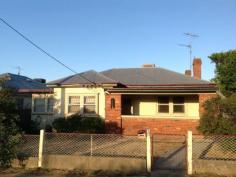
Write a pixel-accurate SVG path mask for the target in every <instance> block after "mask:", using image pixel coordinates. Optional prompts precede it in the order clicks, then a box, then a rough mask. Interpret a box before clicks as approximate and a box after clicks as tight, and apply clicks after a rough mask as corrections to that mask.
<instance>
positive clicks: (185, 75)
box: [159, 67, 211, 83]
mask: <svg viewBox="0 0 236 177" xmlns="http://www.w3.org/2000/svg"><path fill="white" fill-rule="evenodd" d="M159 69H162V70H166V71H168V72H172V73H175V74H179V75H182V76H184V77H186V78H190V79H193V80H196V81H199V80H200V81H205V82H209V83H211V82H210V81H208V80H204V79H195V78H194V77H192V76H186V75H185V74H184V73H180V72H177V71H173V70H169V69H166V68H162V67H159Z"/></svg>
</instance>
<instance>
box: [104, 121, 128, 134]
mask: <svg viewBox="0 0 236 177" xmlns="http://www.w3.org/2000/svg"><path fill="white" fill-rule="evenodd" d="M105 129H106V133H110V134H122V133H123V131H124V129H123V128H122V127H121V120H117V121H115V120H112V121H105Z"/></svg>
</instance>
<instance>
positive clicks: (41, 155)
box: [38, 129, 44, 168]
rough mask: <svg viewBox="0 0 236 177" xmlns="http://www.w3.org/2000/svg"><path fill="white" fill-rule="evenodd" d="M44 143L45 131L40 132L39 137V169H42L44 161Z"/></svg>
mask: <svg viewBox="0 0 236 177" xmlns="http://www.w3.org/2000/svg"><path fill="white" fill-rule="evenodd" d="M43 142H44V130H43V129H42V130H40V137H39V154H38V167H39V168H41V167H42V161H43Z"/></svg>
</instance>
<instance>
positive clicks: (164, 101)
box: [158, 96, 169, 113]
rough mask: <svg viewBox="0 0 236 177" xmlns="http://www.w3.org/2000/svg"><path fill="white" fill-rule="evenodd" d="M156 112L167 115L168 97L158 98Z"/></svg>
mask: <svg viewBox="0 0 236 177" xmlns="http://www.w3.org/2000/svg"><path fill="white" fill-rule="evenodd" d="M158 112H159V113H169V97H168V96H161V97H158Z"/></svg>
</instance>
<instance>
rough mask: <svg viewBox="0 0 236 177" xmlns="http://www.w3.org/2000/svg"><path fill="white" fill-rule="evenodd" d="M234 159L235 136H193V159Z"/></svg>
mask: <svg viewBox="0 0 236 177" xmlns="http://www.w3.org/2000/svg"><path fill="white" fill-rule="evenodd" d="M195 159H201V160H227V161H236V136H224V135H218V136H199V135H194V136H193V160H195Z"/></svg>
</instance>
